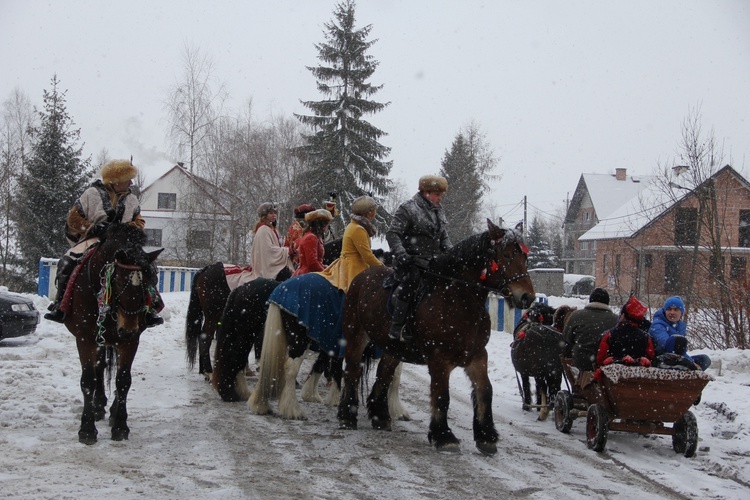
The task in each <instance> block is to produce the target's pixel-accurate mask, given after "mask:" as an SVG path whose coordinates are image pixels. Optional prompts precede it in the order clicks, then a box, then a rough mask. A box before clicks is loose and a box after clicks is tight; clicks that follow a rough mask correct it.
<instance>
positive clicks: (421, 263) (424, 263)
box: [414, 257, 430, 269]
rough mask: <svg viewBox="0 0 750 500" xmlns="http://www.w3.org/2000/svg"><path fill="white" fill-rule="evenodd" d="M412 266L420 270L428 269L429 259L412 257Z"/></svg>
mask: <svg viewBox="0 0 750 500" xmlns="http://www.w3.org/2000/svg"><path fill="white" fill-rule="evenodd" d="M414 264H415V265H416V266H417V267H418V268H420V269H428V268H429V267H430V259H425V258H423V257H414Z"/></svg>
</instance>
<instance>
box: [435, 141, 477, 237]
mask: <svg viewBox="0 0 750 500" xmlns="http://www.w3.org/2000/svg"><path fill="white" fill-rule="evenodd" d="M476 164H477V161H476V157H475V156H474V154H473V152H472V151H471V148H470V147H469V143H468V142H467V140H466V138H465V137H464V135H463V134H462V133H459V134H458V135H457V136H456V138H455V139H454V140H453V144H452V145H451V150H450V151H446V152H445V156H444V157H443V161H442V162H441V169H440V175H442V176H443V177H445V178H446V179H447V180H448V186H449V188H448V194H447V195H446V196H445V198H444V199H443V207H444V210H445V214H446V217H447V218H448V220H449V221H450V222H451V223H450V224H449V225H448V235H449V236H450V238H451V241H453V242H454V243H456V242H458V241H461V240H463V239H465V238H467V237H469V236H471V235H472V234H474V229H475V226H476V219H477V214H478V213H479V207H480V206H481V192H482V190H483V189H482V180H481V178H480V177H479V173H478V172H477V168H476Z"/></svg>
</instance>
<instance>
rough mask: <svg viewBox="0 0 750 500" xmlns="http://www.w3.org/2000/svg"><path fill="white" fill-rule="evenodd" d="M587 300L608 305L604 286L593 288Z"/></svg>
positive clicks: (607, 295)
mask: <svg viewBox="0 0 750 500" xmlns="http://www.w3.org/2000/svg"><path fill="white" fill-rule="evenodd" d="M589 302H599V303H601V304H607V305H609V293H608V292H607V290H605V289H604V288H594V291H593V292H591V295H589Z"/></svg>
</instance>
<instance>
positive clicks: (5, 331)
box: [0, 290, 39, 340]
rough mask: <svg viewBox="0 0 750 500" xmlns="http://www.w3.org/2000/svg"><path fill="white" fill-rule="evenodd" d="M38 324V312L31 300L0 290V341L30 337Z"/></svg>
mask: <svg viewBox="0 0 750 500" xmlns="http://www.w3.org/2000/svg"><path fill="white" fill-rule="evenodd" d="M38 324H39V311H37V309H36V307H34V303H33V302H32V301H31V299H28V298H26V297H24V296H23V295H18V294H16V293H11V292H8V291H5V290H0V340H2V339H8V338H11V337H21V336H23V335H30V334H32V333H34V332H35V331H36V325H38Z"/></svg>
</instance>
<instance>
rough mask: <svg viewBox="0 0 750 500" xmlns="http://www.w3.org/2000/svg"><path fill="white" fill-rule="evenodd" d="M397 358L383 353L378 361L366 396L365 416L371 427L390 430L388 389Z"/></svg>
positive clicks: (391, 381) (397, 362)
mask: <svg viewBox="0 0 750 500" xmlns="http://www.w3.org/2000/svg"><path fill="white" fill-rule="evenodd" d="M398 364H399V360H398V359H396V358H394V357H393V356H388V355H383V359H381V360H380V362H379V363H378V369H377V371H376V375H375V383H374V384H373V385H372V390H371V391H370V396H369V397H368V398H367V416H368V417H369V418H370V421H371V422H372V427H373V429H377V430H386V431H389V430H391V414H390V413H389V411H388V389H389V387H390V386H391V384H392V383H393V374H394V372H395V371H396V367H397V366H398Z"/></svg>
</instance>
